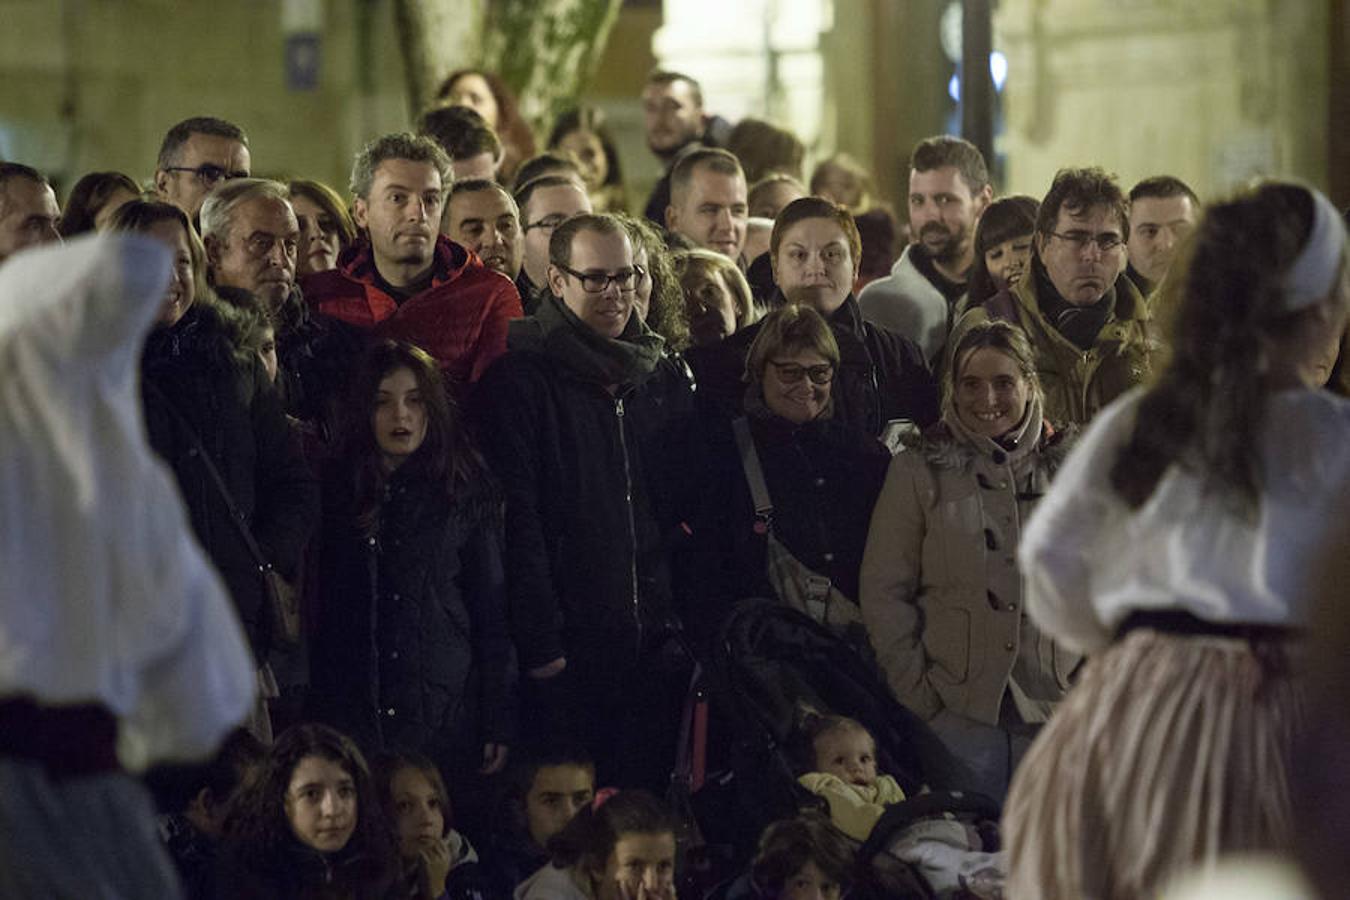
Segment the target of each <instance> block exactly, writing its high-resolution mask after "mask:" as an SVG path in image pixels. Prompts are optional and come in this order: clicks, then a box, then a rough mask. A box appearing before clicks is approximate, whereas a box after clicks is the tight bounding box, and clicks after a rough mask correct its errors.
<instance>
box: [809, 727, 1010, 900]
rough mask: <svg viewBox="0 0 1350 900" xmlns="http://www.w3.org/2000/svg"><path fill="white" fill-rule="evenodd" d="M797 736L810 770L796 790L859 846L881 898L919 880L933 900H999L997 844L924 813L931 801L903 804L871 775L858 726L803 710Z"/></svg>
mask: <svg viewBox="0 0 1350 900" xmlns="http://www.w3.org/2000/svg"><path fill="white" fill-rule="evenodd" d="M798 735H799V737H798V741H797V744H798V748H799V749H798V756H799V758H800V759H803V760H806V761H807V762H806V765H809V766H810V767H811V768H812V771H808V772H805V773H803V774H802V775H801V776H799V777H798V779H797V782H798V784H800V785H802V787H804V788H806V789H807V790H809V791H810V792H811V793H813V794H815V795H817V796H819V797H821V798H823V799H824V800H825V801H826V802H827V803H828V804H829V810H830V821H831V822H832V824H833V825H834V827H835V828H837V829H838V830H839V831H841V832H843V833H844V834H845V835H847V836H848V837H849V838H851V839H853V840H854V841H857V842H858V843H859V844H860V845H862V852H861V853H860V854H859V856H860V858H861V859H864V860H871V870H872V877H873V883H874V885H875V886H876V887H878V888H880V889H881V892H882V893H884V894H888V895H890V894H892V892H891V891H887V890H886V887H887V886H888V885H889V886H891V887H893V888H894V889H895V890H894V895H896V896H906V895H913V894H912V893H911V891H912V888H911V885H913V876H914V875H915V874H918V875H919V876H921V877H922V879H923V882H924V883H925V884H926V886H927V887H929V888H931V889H932V890H933V892H934V893H936V895H937V896H938V897H985V898H997V897H1001V896H1002V892H1001V889H1002V883H1003V856H1002V854H1001V853H990V852H987V849H991V848H992V847H993V846H996V841H997V838H996V837H994V838H992V839H991V836H990V835H989V834H986V833H983V832H982V831H981V829H979V828H978V827H976V826H975V823H974V820H971V819H968V818H962V817H958V816H956V815H953V814H951V813H950V812H948V813H940V812H937V811H936V810H932V809H928V808H927V807H928V806H929V805H930V804H929V803H927V802H925V801H928V800H931V799H934V795H921V796H920V797H919V798H916V802H914V803H910V804H906V803H905V800H906V798H905V794H904V791H903V790H901V788H900V785H899V784H898V783H897V782H896V780H895V779H894V778H892V777H891V776H890V775H884V774H879V773H878V772H877V752H876V739H875V738H874V737H873V736H872V734H871V732H869V731H868V730H867V729H866V728H865V727H864V726H863V725H862V723H860V722H858V721H856V720H854V719H850V718H848V717H847V716H839V715H830V714H822V713H819V712H815V711H814V710H803V711H802V713H801V715H800V721H799V725H798ZM888 810H890V812H889V813H888ZM935 813H936V814H935ZM892 860H898V861H900V862H902V863H905V864H907V865H908V867H909V868H900V867H897V866H894V865H893V864H891V861H892Z"/></svg>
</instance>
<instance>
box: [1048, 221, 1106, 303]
mask: <svg viewBox="0 0 1350 900" xmlns="http://www.w3.org/2000/svg"><path fill="white" fill-rule="evenodd" d="M1036 248H1037V253H1038V254H1039V255H1040V258H1041V262H1042V263H1043V264H1044V265H1045V271H1046V273H1047V274H1048V275H1049V276H1050V282H1051V283H1052V284H1054V286H1055V290H1057V291H1059V295H1060V296H1061V297H1063V298H1064V300H1065V302H1066V303H1070V304H1072V305H1074V306H1091V305H1092V304H1094V303H1096V302H1097V301H1098V300H1100V299H1101V298H1102V295H1103V294H1105V293H1106V291H1107V289H1108V288H1110V287H1111V285H1112V284H1114V283H1115V280H1116V277H1117V276H1118V275H1120V270H1121V265H1122V262H1123V261H1124V255H1125V242H1124V223H1122V222H1121V220H1120V214H1119V213H1118V212H1116V210H1114V209H1112V208H1111V207H1109V206H1106V205H1104V204H1102V205H1098V206H1093V207H1089V208H1087V209H1078V210H1074V209H1070V208H1068V207H1067V206H1063V207H1060V210H1059V218H1058V219H1056V221H1055V230H1054V233H1053V234H1038V235H1036Z"/></svg>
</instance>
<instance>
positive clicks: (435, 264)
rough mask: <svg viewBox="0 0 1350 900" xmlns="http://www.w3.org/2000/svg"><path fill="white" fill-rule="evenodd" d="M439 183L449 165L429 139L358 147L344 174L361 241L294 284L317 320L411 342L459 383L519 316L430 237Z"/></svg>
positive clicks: (496, 279) (497, 352)
mask: <svg viewBox="0 0 1350 900" xmlns="http://www.w3.org/2000/svg"><path fill="white" fill-rule="evenodd" d="M449 181H450V159H449V157H447V156H446V155H445V151H444V150H442V149H441V148H440V147H439V146H438V145H437V144H436V142H435V141H433V140H432V139H431V138H428V137H417V136H414V135H412V134H407V133H403V134H388V135H385V136H384V137H381V138H377V139H376V140H374V141H372V142H371V143H369V144H367V145H366V147H365V149H364V150H362V151H361V152H360V153H359V154H357V157H356V163H355V164H354V165H353V166H352V183H351V190H352V194H353V196H354V198H355V200H354V203H353V206H352V218H353V219H355V221H356V225H357V227H358V228H360V229H361V232H362V234H361V237H360V238H359V239H358V240H357V241H356V243H355V244H353V245H352V246H351V247H349V248H348V249H347V250H345V251H343V253H342V254H341V255H340V256H339V257H338V263H337V268H336V269H330V270H328V271H327V272H318V273H316V274H314V275H311V276H309V277H308V278H306V279H305V281H304V283H303V285H302V286H303V288H304V293H305V297H306V299H307V300H308V302H309V303H310V305H311V306H313V307H314V308H315V309H317V310H318V311H319V312H321V313H324V314H326V315H329V316H332V317H333V318H335V319H340V320H341V321H343V322H346V323H348V324H350V325H353V326H355V327H357V328H361V329H364V330H368V331H371V332H372V333H373V335H374V336H376V337H380V338H386V337H391V338H398V339H400V340H405V341H410V342H412V343H414V344H417V345H418V346H419V347H422V348H423V349H424V350H426V351H427V352H428V353H430V354H431V355H432V356H433V357H434V358H435V359H436V362H437V363H438V364H439V365H440V367H441V371H442V372H444V373H445V374H446V375H447V376H449V377H450V379H452V381H453V382H454V383H456V384H460V385H463V384H471V383H473V382H476V381H477V380H478V377H479V376H480V375H482V373H483V371H484V370H485V369H487V367H488V365H489V364H490V363H491V362H492V361H493V360H494V359H496V358H497V357H498V356H501V355H502V354H503V353H505V352H506V323H507V322H508V321H509V320H511V319H518V318H520V317H521V316H522V315H523V313H522V311H521V308H520V295H519V294H517V293H516V288H515V285H513V284H512V283H511V281H510V279H508V278H506V277H504V276H502V275H501V274H500V273H498V272H494V271H493V270H492V269H489V268H487V267H486V266H484V265H483V264H482V262H481V261H480V260H478V259H477V258H476V257H474V256H473V255H472V254H470V253H469V252H468V251H467V250H465V249H464V248H463V247H461V246H460V245H459V244H456V243H454V242H453V241H451V240H450V239H449V238H446V237H443V236H440V235H439V234H438V230H439V225H440V221H441V206H442V204H443V203H444V201H445V194H446V188H447V187H448V186H449V185H448V183H449Z"/></svg>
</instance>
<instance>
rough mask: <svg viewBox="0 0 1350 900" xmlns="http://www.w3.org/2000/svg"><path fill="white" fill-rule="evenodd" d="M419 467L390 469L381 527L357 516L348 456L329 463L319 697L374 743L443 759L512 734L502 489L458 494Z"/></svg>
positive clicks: (331, 719) (315, 685)
mask: <svg viewBox="0 0 1350 900" xmlns="http://www.w3.org/2000/svg"><path fill="white" fill-rule="evenodd" d="M417 468H418V460H417V459H416V458H413V459H411V460H409V461H408V462H407V463H405V464H404V465H403V466H402V467H400V468H399V469H397V470H396V471H395V472H394V473H393V475H392V476H391V477H390V479H389V482H388V484H387V487H386V491H385V499H384V502H383V503H382V505H381V507H380V516H379V526H378V531H377V533H376V535H375V536H369V535H367V534H365V533H364V532H363V530H362V528H361V527H360V526H359V524H358V523H357V519H356V510H355V501H354V500H353V493H354V491H353V487H352V484H353V479H352V473H351V469H350V466H349V465H347V464H345V463H342V462H339V463H335V464H334V465H333V466H332V467H331V469H330V470H329V471H328V472H326V473H325V478H324V524H323V532H322V544H321V548H320V567H319V571H320V572H321V578H322V583H321V585H320V591H321V603H320V609H321V613H320V620H319V627H318V631H317V634H316V637H315V640H314V649H313V665H312V670H313V671H312V686H311V697H312V704H313V713H314V715H315V716H316V717H318V718H319V719H320V720H322V721H325V722H327V723H329V724H331V725H333V726H334V727H335V728H337V729H338V730H340V731H343V732H345V733H346V734H348V735H351V736H352V737H353V738H355V739H356V740H357V742H358V743H360V744H361V746H362V747H364V748H366V749H367V750H368V751H370V752H375V751H376V750H378V749H383V748H386V747H401V748H404V749H411V750H415V751H418V752H421V753H424V754H427V755H430V756H432V757H433V758H439V759H444V758H445V753H446V751H448V750H449V749H450V748H452V747H453V748H459V749H464V748H469V747H472V746H477V747H480V748H481V745H482V744H483V743H487V742H500V743H505V742H507V741H508V740H509V738H510V735H511V730H512V721H511V719H512V704H511V670H512V668H513V662H514V661H513V659H512V655H511V645H510V638H509V636H508V634H507V629H506V581H505V575H504V574H503V568H502V547H501V519H500V493H499V491H498V490H497V489H496V488H495V486H492V485H488V484H481V485H477V486H475V488H474V489H472V490H466V491H464V492H463V493H462V494H461V495H460V496H456V497H453V498H452V497H450V496H447V495H446V492H445V488H444V486H443V485H438V484H436V483H433V482H432V481H431V480H430V479H429V478H427V477H425V476H424V475H423V474H422V473H420V472H419V471H417Z"/></svg>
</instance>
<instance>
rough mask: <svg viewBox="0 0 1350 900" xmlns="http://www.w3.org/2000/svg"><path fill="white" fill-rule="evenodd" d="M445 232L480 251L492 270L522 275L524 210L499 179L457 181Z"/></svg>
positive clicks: (448, 204) (447, 207) (444, 222)
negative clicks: (521, 216)
mask: <svg viewBox="0 0 1350 900" xmlns="http://www.w3.org/2000/svg"><path fill="white" fill-rule="evenodd" d="M441 233H442V234H444V235H445V236H446V237H448V238H450V240H452V241H455V242H456V243H460V244H463V245H464V246H465V247H467V248H468V249H470V250H472V251H473V252H474V253H477V254H478V257H479V259H481V260H483V264H484V265H485V266H487V267H488V268H489V269H495V270H496V271H498V272H501V273H502V274H503V275H505V276H506V277H507V278H509V279H511V280H512V281H515V280H516V277H517V276H519V275H520V266H521V262H522V261H523V260H524V258H525V234H524V232H522V231H521V230H520V211H519V210H518V209H516V201H515V199H514V198H512V196H511V194H510V193H508V192H507V190H506V188H504V187H502V186H501V185H500V184H498V183H497V182H495V181H488V180H487V179H485V178H478V179H474V180H473V181H458V182H456V183H455V186H454V187H453V188H451V189H450V199H449V200H448V201H447V202H446V204H445V216H444V218H442V219H441Z"/></svg>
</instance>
